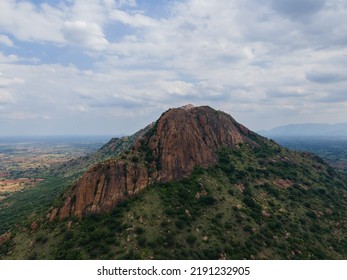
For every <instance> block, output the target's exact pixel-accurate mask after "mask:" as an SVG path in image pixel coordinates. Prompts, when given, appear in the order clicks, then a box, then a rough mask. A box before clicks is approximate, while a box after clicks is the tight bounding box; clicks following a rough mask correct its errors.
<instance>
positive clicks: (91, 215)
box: [0, 106, 347, 259]
mask: <svg viewBox="0 0 347 280" xmlns="http://www.w3.org/2000/svg"><path fill="white" fill-rule="evenodd" d="M346 221H347V184H346V178H345V177H343V176H342V175H341V174H338V173H337V172H335V171H334V170H333V169H332V168H331V167H330V166H329V165H327V164H326V163H325V162H324V161H323V160H321V159H320V158H318V157H317V156H315V155H313V154H309V153H299V152H292V151H289V150H288V149H285V148H283V147H281V146H280V145H278V144H276V143H275V142H273V141H270V140H268V139H266V138H264V137H261V136H259V135H257V134H256V133H254V132H252V131H250V130H248V129H247V128H246V127H244V126H242V125H241V124H239V123H237V122H236V121H235V120H234V119H233V118H232V117H231V116H229V115H228V114H226V113H223V112H221V111H216V110H214V109H212V108H210V107H207V106H202V107H192V106H185V107H182V108H176V109H170V110H168V111H167V112H165V113H163V114H162V116H161V117H160V118H159V119H158V121H157V122H156V123H155V124H153V125H152V126H151V127H150V128H149V129H148V130H146V131H145V132H144V133H143V134H141V135H139V137H136V138H134V141H133V143H132V145H130V146H129V148H128V149H125V150H124V151H123V152H121V153H117V154H116V155H114V157H112V158H109V159H107V160H105V161H103V162H99V163H96V164H95V165H93V166H92V167H90V168H89V170H88V171H87V172H86V173H85V174H84V175H83V176H81V177H80V178H79V179H78V180H77V181H76V182H75V183H74V184H73V185H72V186H71V187H70V189H69V190H68V191H67V192H66V194H65V196H64V199H63V201H62V202H61V204H60V205H58V207H56V208H52V210H51V211H50V212H49V213H48V215H46V216H45V217H39V218H35V219H34V220H33V221H32V222H31V223H30V226H29V227H28V228H27V229H20V230H17V231H14V232H13V233H12V234H11V235H7V237H8V238H7V239H6V241H5V242H4V245H3V246H2V247H1V251H0V252H2V256H3V258H8V259H11V258H40V259H46V258H55V259H76V258H77V259H100V258H101V259H113V258H116V259H122V258H123V259H124V258H125V259H131V258H136V259H191V258H194V259H225V258H228V259H243V258H246V259H254V258H256V259H269V258H272V259H317V258H318V259H342V258H346V257H347V251H346V248H347V246H346V245H347V234H346V232H347V225H346Z"/></svg>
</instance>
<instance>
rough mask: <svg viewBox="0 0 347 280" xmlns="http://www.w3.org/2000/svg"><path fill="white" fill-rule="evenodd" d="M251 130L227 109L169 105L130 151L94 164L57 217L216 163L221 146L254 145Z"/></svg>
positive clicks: (101, 206) (102, 206)
mask: <svg viewBox="0 0 347 280" xmlns="http://www.w3.org/2000/svg"><path fill="white" fill-rule="evenodd" d="M251 135H253V136H255V134H254V133H253V132H251V131H249V130H248V129H247V128H246V127H244V126H242V125H240V124H239V123H237V122H236V121H235V120H234V119H233V118H232V117H231V116H229V115H228V114H225V113H223V112H220V111H216V110H214V109H212V108H210V107H207V106H202V107H194V106H192V105H188V106H184V107H181V108H177V109H170V110H168V111H167V112H165V113H164V114H163V115H162V116H161V117H160V118H159V120H158V121H157V122H156V124H155V125H154V126H153V127H152V128H151V129H150V130H149V131H148V132H147V133H146V134H145V135H143V136H141V137H140V138H139V139H138V140H137V141H135V144H134V146H133V147H132V148H131V150H130V151H129V152H128V153H124V154H123V156H122V157H121V158H119V159H112V160H108V161H106V162H104V163H102V164H97V165H95V166H93V167H91V168H90V169H89V171H88V172H87V173H86V174H85V175H84V176H82V177H81V178H80V179H79V181H78V182H77V183H76V184H75V186H74V187H73V188H72V189H71V190H70V192H69V193H68V194H67V198H66V200H65V203H64V205H63V207H62V208H61V209H59V217H60V219H62V218H65V217H68V216H70V215H75V216H77V217H82V216H83V215H88V214H91V213H100V212H109V211H111V210H112V209H113V208H114V207H115V206H116V205H117V203H119V202H120V201H122V200H124V199H126V198H127V197H128V196H131V195H134V194H136V193H138V192H139V191H140V190H142V189H144V188H146V187H147V186H148V185H150V184H152V183H156V182H168V181H171V180H176V179H180V178H183V177H185V176H189V175H190V174H191V173H192V171H193V169H194V167H195V166H196V165H199V166H202V167H207V166H210V165H212V164H214V163H215V162H216V161H217V155H216V152H217V150H218V149H220V148H221V147H223V146H227V147H232V146H234V145H237V144H239V143H248V144H250V145H252V146H256V145H257V144H256V143H255V142H254V141H253V140H251V138H249V136H251Z"/></svg>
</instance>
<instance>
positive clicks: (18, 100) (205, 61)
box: [0, 0, 347, 135]
mask: <svg viewBox="0 0 347 280" xmlns="http://www.w3.org/2000/svg"><path fill="white" fill-rule="evenodd" d="M346 18H347V1H345V0H225V1H222V0H218V1H217V0H216V1H211V0H177V1H176V0H172V1H170V0H47V1H43V0H1V1H0V135H28V134H35V135H47V134H48V135H49V134H108V135H110V134H112V135H117V134H129V133H132V132H135V131H136V130H138V129H140V128H142V127H144V126H145V125H146V124H148V123H149V122H152V121H154V120H156V119H157V118H158V117H159V116H160V114H161V113H162V112H163V111H164V110H167V109H168V108H171V107H177V106H181V105H184V104H187V103H192V104H194V105H210V106H211V107H214V108H216V109H220V110H224V111H226V112H228V113H229V114H231V115H232V116H233V117H234V118H235V119H236V120H238V121H239V122H241V123H243V124H245V125H246V126H248V127H249V128H251V129H252V130H261V129H270V128H272V127H275V126H278V125H283V124H289V123H307V122H315V123H316V122H324V123H339V122H346V121H347V48H346V46H347V20H346Z"/></svg>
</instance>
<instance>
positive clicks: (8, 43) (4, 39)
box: [0, 34, 14, 47]
mask: <svg viewBox="0 0 347 280" xmlns="http://www.w3.org/2000/svg"><path fill="white" fill-rule="evenodd" d="M0 44H4V45H6V46H8V47H13V46H14V45H13V42H12V41H11V39H10V38H8V37H7V36H6V35H1V34H0Z"/></svg>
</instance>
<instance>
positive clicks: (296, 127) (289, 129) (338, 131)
mask: <svg viewBox="0 0 347 280" xmlns="http://www.w3.org/2000/svg"><path fill="white" fill-rule="evenodd" d="M259 134H261V135H263V136H266V137H282V136H285V137H297V136H302V137H318V136H319V137H346V138H347V123H338V124H323V123H304V124H289V125H284V126H278V127H275V128H273V129H271V130H262V131H259Z"/></svg>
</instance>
